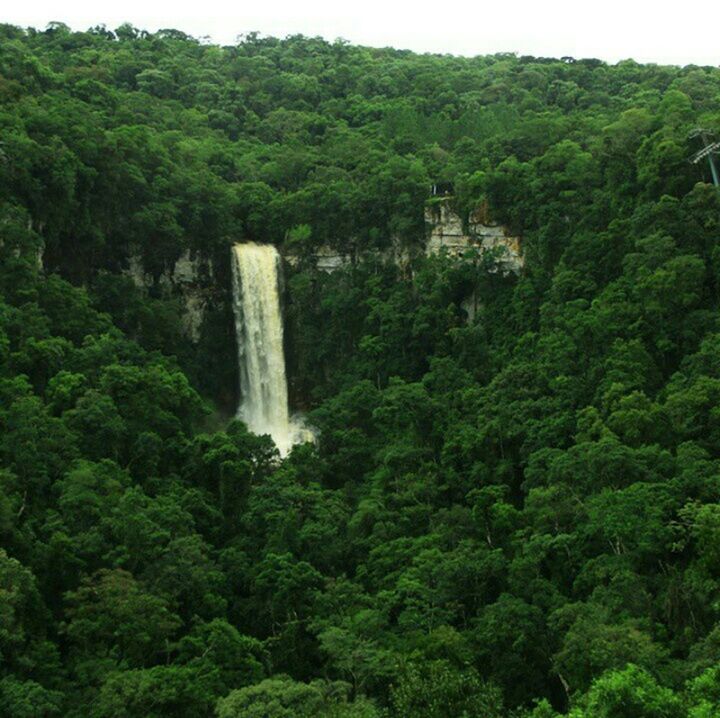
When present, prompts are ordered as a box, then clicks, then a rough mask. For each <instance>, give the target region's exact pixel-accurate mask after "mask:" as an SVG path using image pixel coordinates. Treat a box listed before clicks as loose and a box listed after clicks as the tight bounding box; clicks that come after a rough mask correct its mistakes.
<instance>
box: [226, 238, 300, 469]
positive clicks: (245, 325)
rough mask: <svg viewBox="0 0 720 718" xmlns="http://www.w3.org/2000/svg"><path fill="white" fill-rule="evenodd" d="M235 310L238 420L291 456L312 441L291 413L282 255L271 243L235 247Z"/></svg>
mask: <svg viewBox="0 0 720 718" xmlns="http://www.w3.org/2000/svg"><path fill="white" fill-rule="evenodd" d="M232 268H233V310H234V312H235V331H236V335H237V346H238V364H239V367H240V392H241V400H240V406H239V407H238V418H240V419H242V420H243V421H244V422H245V423H246V424H247V427H248V429H249V430H250V431H252V432H253V433H255V434H270V436H271V437H272V439H273V441H274V442H275V444H276V445H277V447H278V449H279V450H280V454H281V455H282V456H285V454H287V452H288V451H290V447H291V446H292V445H293V444H294V443H296V442H298V441H307V440H308V439H309V438H311V434H310V432H308V430H307V429H304V427H303V426H302V423H301V422H299V421H298V420H297V419H294V418H292V417H290V413H289V410H288V392H287V379H286V376H285V355H284V353H283V320H282V313H281V310H280V279H281V274H280V255H279V254H278V251H277V249H275V247H274V246H273V245H271V244H255V243H254V242H247V243H243V244H236V245H235V246H234V247H233V262H232Z"/></svg>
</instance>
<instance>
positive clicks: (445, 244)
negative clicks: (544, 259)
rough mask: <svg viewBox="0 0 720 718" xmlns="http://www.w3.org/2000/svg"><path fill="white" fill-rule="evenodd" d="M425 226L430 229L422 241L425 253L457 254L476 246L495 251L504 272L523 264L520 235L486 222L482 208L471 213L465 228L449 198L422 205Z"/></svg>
mask: <svg viewBox="0 0 720 718" xmlns="http://www.w3.org/2000/svg"><path fill="white" fill-rule="evenodd" d="M425 226H426V227H427V228H428V230H429V237H428V240H427V244H426V245H425V251H426V253H427V254H439V253H440V252H442V251H446V252H447V253H448V254H449V255H451V256H458V255H460V254H462V253H463V252H466V251H468V250H470V249H477V250H480V251H481V252H487V251H493V252H494V253H496V255H497V262H498V266H499V269H500V271H502V272H504V273H509V272H516V273H517V272H520V270H522V268H523V266H524V259H523V256H522V249H521V243H520V238H519V237H513V236H511V235H510V234H509V233H508V232H507V230H506V228H505V227H503V226H501V225H498V224H490V223H488V221H487V219H486V218H485V217H484V216H483V213H482V212H481V211H476V212H474V213H473V214H471V215H470V217H469V220H468V223H467V230H466V229H465V227H464V226H463V221H462V219H461V217H460V215H458V214H457V213H456V212H455V210H454V209H453V208H452V206H451V201H450V199H449V198H448V199H443V200H440V201H438V202H436V203H434V204H429V205H428V206H427V207H426V208H425Z"/></svg>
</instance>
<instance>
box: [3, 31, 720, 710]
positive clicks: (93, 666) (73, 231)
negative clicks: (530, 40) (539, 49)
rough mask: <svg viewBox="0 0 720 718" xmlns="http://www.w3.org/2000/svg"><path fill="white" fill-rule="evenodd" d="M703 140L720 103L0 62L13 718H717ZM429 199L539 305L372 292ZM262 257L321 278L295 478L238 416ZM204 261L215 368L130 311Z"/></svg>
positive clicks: (278, 53)
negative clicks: (325, 257)
mask: <svg viewBox="0 0 720 718" xmlns="http://www.w3.org/2000/svg"><path fill="white" fill-rule="evenodd" d="M698 126H700V127H707V128H710V129H713V128H715V129H720V70H718V69H717V68H710V67H684V68H679V67H662V66H657V65H639V64H637V63H635V62H633V61H630V60H628V61H624V62H620V63H617V64H615V65H608V64H605V63H603V62H601V61H598V60H591V59H590V60H582V59H573V58H560V59H553V58H534V57H522V56H516V55H494V56H487V57H475V58H460V57H453V56H449V55H447V56H440V55H417V54H413V53H410V52H406V51H398V50H392V49H372V48H366V47H356V46H352V45H350V44H348V43H346V42H344V41H341V40H338V41H336V42H326V41H324V40H322V39H319V38H308V37H288V38H285V39H282V40H281V39H276V38H267V37H261V36H259V35H257V34H255V33H252V34H250V35H247V36H245V37H243V38H241V39H240V40H239V41H238V43H237V44H236V45H234V46H228V47H219V46H216V45H212V44H207V43H204V42H202V41H199V40H197V39H194V38H192V37H189V36H187V35H185V34H184V33H182V32H179V31H176V30H163V31H161V32H158V33H155V34H149V33H146V32H143V31H141V30H138V29H136V28H133V27H132V26H130V25H123V26H121V27H119V28H117V29H116V30H113V31H110V30H108V29H106V28H104V27H96V28H93V29H91V30H89V31H87V32H72V31H70V30H69V29H68V28H67V27H66V26H64V25H62V24H60V23H53V24H52V25H51V26H49V27H48V28H47V29H46V30H42V31H38V30H34V29H21V28H17V27H13V26H9V25H3V26H0V547H1V548H0V712H1V713H2V715H4V716H8V718H46V717H47V718H52V717H54V716H67V717H68V718H80V717H81V716H82V717H83V718H153V717H157V718H161V717H166V716H168V717H177V718H198V717H203V716H217V717H218V718H240V717H241V716H242V717H243V718H244V717H248V718H291V717H301V718H302V717H307V718H310V717H311V716H312V717H316V716H317V717H320V718H411V717H412V718H455V717H457V718H461V717H465V718H558V717H559V716H561V715H567V716H569V717H570V718H711V717H714V716H717V715H719V714H720V408H719V406H720V322H719V317H720V315H719V313H718V309H719V306H718V305H719V304H720V249H719V247H720V194H718V189H717V188H715V187H714V186H713V185H712V184H711V182H710V177H709V173H708V170H707V167H706V166H705V165H702V164H698V165H694V164H691V163H690V162H689V161H688V158H689V157H690V156H691V155H692V154H693V152H695V151H696V150H697V149H699V146H698V144H696V143H697V139H693V138H691V137H689V133H690V131H691V130H692V129H693V128H694V127H698ZM437 182H452V183H453V186H454V195H453V198H452V202H453V204H454V207H455V208H456V211H457V212H459V213H460V214H461V215H467V214H468V213H469V212H471V211H473V210H475V209H477V208H478V207H482V208H483V211H485V212H487V213H488V214H489V215H490V216H491V217H492V219H493V220H494V221H496V222H499V223H503V224H504V225H506V226H507V227H508V228H509V230H510V231H512V232H513V233H515V234H517V235H520V236H522V239H523V251H524V256H525V268H524V270H523V271H522V272H521V273H520V274H519V275H514V274H503V273H502V272H499V271H496V269H497V268H496V267H494V258H493V257H492V256H489V255H484V256H478V255H477V254H473V253H469V254H468V256H466V257H465V258H464V259H462V260H460V261H454V260H451V259H449V258H448V257H443V256H440V257H432V258H425V257H423V256H422V252H420V253H418V255H417V256H416V258H415V259H414V260H413V262H412V266H411V267H410V268H407V267H405V268H400V267H397V266H396V265H395V264H393V263H392V262H387V261H383V260H382V256H383V255H382V253H381V250H383V249H386V248H388V247H389V246H391V244H392V243H393V242H400V243H402V244H404V245H405V246H407V247H422V244H423V242H424V237H425V227H424V222H423V210H424V205H425V203H426V201H428V199H429V196H430V188H431V186H432V184H433V183H437ZM239 239H254V240H257V241H264V242H273V243H276V244H277V245H279V246H281V247H282V250H283V251H292V252H294V253H295V254H297V255H298V256H300V257H301V261H300V263H299V264H298V266H297V267H295V269H293V270H292V271H289V272H288V276H287V277H286V280H287V281H286V285H287V286H286V292H287V307H286V321H287V327H288V337H289V340H290V345H291V354H292V356H291V357H289V358H288V361H289V363H290V365H291V368H292V382H293V393H294V396H295V397H296V402H297V403H298V404H302V405H303V407H304V408H305V409H306V410H307V411H308V413H309V420H310V421H311V423H312V424H313V425H314V426H315V427H317V429H318V432H319V441H318V443H317V445H302V446H298V447H296V448H295V449H294V450H293V452H292V453H291V454H290V455H289V456H288V457H287V458H285V459H283V460H281V459H280V458H279V456H278V454H277V452H276V450H275V448H274V446H273V445H272V442H271V441H270V440H269V438H268V437H258V436H254V435H252V434H250V433H248V432H247V430H246V428H245V427H244V425H243V424H242V423H241V422H239V421H235V420H232V419H231V417H230V416H228V411H227V406H228V405H232V398H231V399H230V400H228V398H227V396H225V397H224V396H223V391H227V387H228V386H231V385H232V386H233V387H234V386H235V383H236V379H235V372H236V366H235V363H234V362H235V347H234V336H233V329H232V321H231V317H230V315H229V310H228V305H227V300H226V299H223V297H224V296H226V295H227V293H228V292H229V268H228V264H229V254H230V252H229V247H230V245H231V244H232V243H233V242H235V241H238V240H239ZM321 246H330V247H333V248H335V249H337V250H338V251H341V252H345V253H348V254H352V255H357V256H361V255H362V256H364V257H365V259H362V260H359V261H357V262H356V263H354V264H352V265H351V266H348V267H346V268H345V269H343V270H340V271H337V272H334V273H333V274H322V273H319V272H317V271H316V269H315V268H314V266H313V262H312V255H313V252H314V251H316V250H317V249H318V248H319V247H321ZM185 251H190V252H192V253H193V254H197V255H199V256H203V257H205V258H207V259H208V260H211V261H212V262H213V266H214V267H215V271H216V274H215V280H214V281H215V282H216V289H217V292H218V298H217V301H216V305H217V306H216V307H215V310H214V311H213V312H211V313H210V314H209V315H208V319H207V321H206V322H205V324H204V325H203V327H202V332H201V336H200V339H199V341H198V343H197V345H193V344H192V343H191V342H189V340H188V339H187V337H186V336H185V335H184V333H183V325H182V312H183V308H182V304H181V303H180V302H179V301H178V299H177V297H174V296H172V295H168V294H167V293H163V292H162V291H160V289H159V285H158V286H157V287H155V286H152V287H150V289H143V288H140V287H137V286H136V285H135V284H133V282H132V280H131V279H130V278H129V277H128V276H127V273H126V271H125V270H127V267H128V262H129V259H130V258H131V257H139V258H140V259H141V261H142V264H143V267H144V268H145V270H146V271H147V273H148V274H149V275H150V276H152V277H153V278H154V279H155V280H157V279H159V278H160V277H161V275H162V274H163V273H164V272H166V271H167V270H168V268H169V267H172V265H173V263H174V262H175V260H176V259H177V258H178V257H179V256H180V255H181V254H182V253H183V252H185ZM373 252H375V254H374V255H373ZM39 256H41V257H42V261H41V262H39V261H38V260H39ZM373 257H375V258H373ZM471 294H474V295H475V296H476V298H477V300H478V307H479V309H478V312H477V313H476V315H475V316H474V318H472V320H471V321H468V317H467V315H466V312H465V311H464V309H463V306H462V305H463V300H464V299H465V298H467V297H468V296H469V295H471ZM233 391H234V389H233Z"/></svg>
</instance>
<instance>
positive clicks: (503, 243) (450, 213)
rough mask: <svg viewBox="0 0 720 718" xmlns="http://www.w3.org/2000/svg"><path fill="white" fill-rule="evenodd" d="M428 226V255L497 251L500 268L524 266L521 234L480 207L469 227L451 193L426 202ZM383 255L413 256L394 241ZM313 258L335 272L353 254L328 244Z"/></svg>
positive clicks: (293, 259) (402, 259) (403, 260)
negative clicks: (490, 218)
mask: <svg viewBox="0 0 720 718" xmlns="http://www.w3.org/2000/svg"><path fill="white" fill-rule="evenodd" d="M425 227H426V233H427V234H426V237H427V239H426V241H425V254H426V255H432V254H439V253H440V252H442V251H445V252H447V253H448V254H449V255H450V256H454V257H457V256H459V255H461V254H462V253H463V252H466V251H467V250H469V249H478V250H480V251H494V252H495V254H496V255H497V262H498V265H499V268H500V271H502V272H504V273H509V272H516V273H517V272H519V271H520V270H521V269H522V268H523V265H524V260H523V255H522V246H521V242H520V238H519V237H515V236H512V235H511V234H509V232H508V231H507V229H506V228H505V227H503V226H502V225H499V224H492V223H490V222H488V220H487V218H486V217H484V216H483V212H481V211H477V212H475V213H474V214H471V215H470V218H469V220H468V223H467V228H466V227H465V226H464V224H463V221H462V218H461V217H460V215H459V214H457V212H455V210H454V209H453V208H452V198H450V197H448V198H444V199H442V200H439V201H435V202H433V203H432V204H428V205H427V207H426V208H425ZM419 251H422V250H419ZM382 255H383V257H384V258H385V259H386V260H388V261H393V262H395V263H397V264H398V265H402V266H405V265H407V263H408V261H409V259H410V256H411V251H410V250H409V249H408V248H407V247H403V246H402V245H401V243H400V242H397V241H395V242H393V243H392V246H391V247H390V249H387V250H384V251H383V252H382ZM285 259H286V260H287V261H288V262H289V263H290V264H291V265H293V266H296V265H297V264H298V262H299V258H298V257H297V256H294V255H292V254H289V255H285ZM312 259H313V262H314V263H315V266H316V267H317V269H319V270H320V271H322V272H334V271H335V270H337V269H340V268H341V267H345V266H347V265H349V264H352V262H353V257H351V256H350V255H348V254H341V253H340V252H338V251H337V250H335V249H332V248H331V247H327V246H324V247H320V248H319V249H318V250H317V252H316V253H315V255H314V256H313V258H312Z"/></svg>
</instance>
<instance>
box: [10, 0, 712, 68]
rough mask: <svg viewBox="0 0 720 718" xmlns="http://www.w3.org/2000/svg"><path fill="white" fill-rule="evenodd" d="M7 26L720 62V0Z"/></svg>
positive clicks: (196, 9)
mask: <svg viewBox="0 0 720 718" xmlns="http://www.w3.org/2000/svg"><path fill="white" fill-rule="evenodd" d="M3 4H4V5H5V7H4V8H3V7H1V6H0V22H6V23H12V24H14V25H20V26H23V27H28V26H32V27H35V28H38V29H43V28H44V27H45V26H46V25H47V23H48V22H51V21H59V22H64V23H65V24H67V25H69V26H70V27H71V28H73V29H75V30H86V29H88V28H89V27H92V26H94V25H99V24H104V25H106V26H107V27H108V28H109V29H113V28H115V27H117V26H119V25H121V24H122V23H123V22H130V23H132V24H133V25H135V26H136V27H138V28H140V29H143V30H149V31H155V30H158V29H161V28H174V29H177V30H182V31H183V32H186V33H188V34H189V35H193V36H195V37H209V38H210V39H211V40H212V41H213V42H218V43H221V44H230V43H233V42H235V41H236V39H237V37H238V36H239V35H242V34H245V33H248V32H252V31H258V32H260V33H261V34H263V35H275V36H277V37H285V36H286V35H291V34H297V33H301V34H303V35H310V36H316V35H320V36H322V37H324V38H326V39H328V40H335V39H337V38H343V39H345V40H348V41H350V42H352V43H354V44H361V45H369V46H372V47H386V46H391V47H395V48H399V49H409V50H414V51H416V52H437V53H451V54H455V55H482V54H488V53H495V52H517V53H518V54H521V55H536V56H543V57H562V56H565V55H568V56H572V57H575V58H583V57H595V58H599V59H602V60H605V61H607V62H617V61H619V60H625V59H628V58H632V59H634V60H637V61H638V62H656V63H660V64H675V65H687V64H696V65H720V43H719V42H718V41H717V29H718V25H719V23H718V21H719V20H720V3H718V2H717V0H715V2H709V1H707V0H694V1H692V2H688V3H681V2H678V1H677V0H675V1H674V2H668V1H667V0H654V2H650V1H648V0H595V1H594V2H587V0H574V1H573V0H538V1H537V2H532V1H531V0H490V1H488V0H474V1H468V0H435V1H434V2H428V1H427V0H413V1H412V2H410V1H408V0H396V1H393V0H353V1H352V2H347V0H302V2H299V1H298V2H292V1H291V0H253V2H251V3H247V2H242V0H239V1H237V0H236V2H227V0H226V1H225V2H222V1H221V0H202V1H201V2H198V1H196V2H194V3H186V2H183V0H172V1H171V0H122V1H119V0H115V2H112V3H105V2H102V1H100V2H98V0H63V2H62V3H59V2H57V0H6V3H3Z"/></svg>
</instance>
